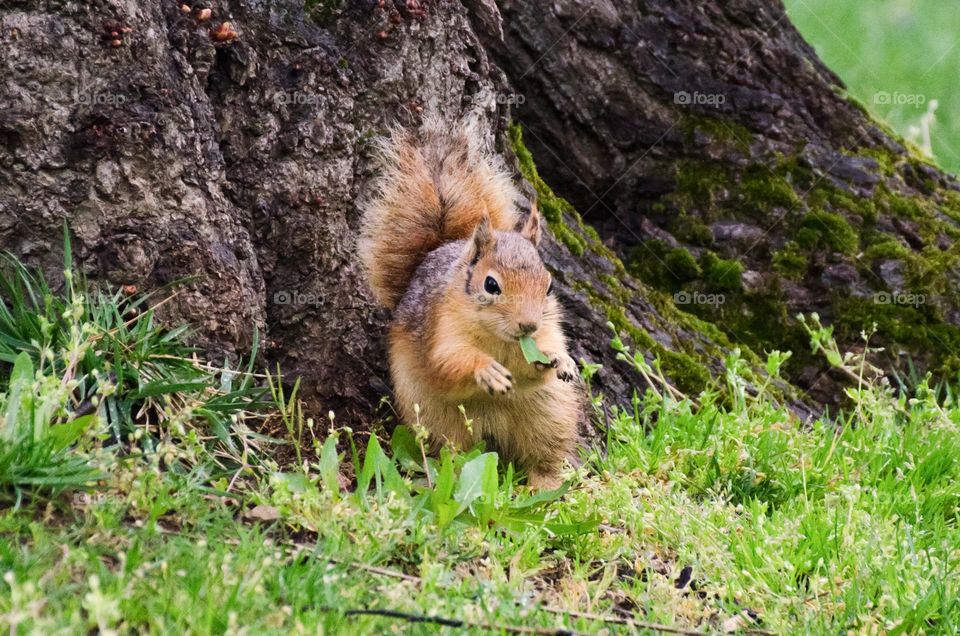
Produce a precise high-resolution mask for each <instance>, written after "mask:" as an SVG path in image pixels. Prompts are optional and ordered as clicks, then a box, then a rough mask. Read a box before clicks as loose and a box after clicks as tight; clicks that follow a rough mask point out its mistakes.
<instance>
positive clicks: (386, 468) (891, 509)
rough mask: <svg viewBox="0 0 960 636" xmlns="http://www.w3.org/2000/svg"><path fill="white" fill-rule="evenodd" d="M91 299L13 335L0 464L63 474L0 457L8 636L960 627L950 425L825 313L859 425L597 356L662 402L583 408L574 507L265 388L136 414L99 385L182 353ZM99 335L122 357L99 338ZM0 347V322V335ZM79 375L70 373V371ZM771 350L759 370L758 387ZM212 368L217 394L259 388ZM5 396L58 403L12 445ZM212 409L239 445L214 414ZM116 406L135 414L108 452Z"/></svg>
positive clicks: (946, 410)
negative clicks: (114, 340) (589, 434)
mask: <svg viewBox="0 0 960 636" xmlns="http://www.w3.org/2000/svg"><path fill="white" fill-rule="evenodd" d="M18 271H19V270H17V268H14V270H13V273H12V274H10V273H9V272H8V274H7V276H8V279H9V278H10V277H11V276H12V277H13V280H14V281H16V280H17V277H21V278H22V276H23V272H22V271H19V273H18ZM31 280H32V281H33V284H34V286H35V287H36V285H37V284H38V283H37V281H36V279H35V278H34V279H31ZM7 282H11V281H10V280H8V281H7ZM21 282H22V281H21ZM53 296H56V295H55V294H51V298H50V299H49V302H60V301H57V300H54V298H53ZM89 298H91V295H90V294H89V293H88V292H85V291H83V290H82V289H78V290H76V291H70V290H67V291H66V296H65V298H64V299H63V302H65V303H66V304H65V305H64V307H72V308H74V311H73V312H72V313H68V314H67V317H66V318H64V320H65V321H66V322H65V325H64V326H65V328H66V332H67V333H68V334H74V335H75V336H76V337H75V338H73V339H71V338H66V339H63V340H56V341H57V342H58V343H59V344H57V345H54V344H53V342H54V340H55V339H54V338H52V337H50V336H49V335H48V337H47V339H46V340H45V341H38V342H36V343H30V342H28V341H20V345H19V347H17V346H13V345H11V347H10V348H11V351H10V353H11V354H13V353H16V355H15V356H14V358H13V360H14V361H15V364H13V365H11V364H9V362H7V363H4V364H3V369H4V379H3V380H2V384H0V387H2V389H0V390H2V391H3V392H4V397H3V402H2V404H3V407H2V408H0V413H2V414H3V415H2V417H3V419H2V421H0V457H3V456H5V455H4V453H7V452H9V450H10V448H11V447H12V444H21V445H22V446H23V447H24V448H26V449H27V450H32V449H38V448H44V446H43V445H44V444H47V443H50V444H53V447H52V448H53V450H54V452H52V453H47V452H38V453H33V454H31V453H30V452H27V453H21V454H15V455H16V456H17V457H18V458H19V459H18V461H19V462H20V465H21V466H27V467H30V468H31V469H33V470H49V471H50V472H51V474H53V475H54V476H56V480H54V481H55V486H56V487H49V484H37V483H35V482H34V481H31V480H29V479H24V478H23V477H22V473H20V472H16V471H10V470H9V469H8V468H7V465H6V464H3V463H2V462H0V470H2V472H0V494H2V495H3V496H4V497H5V500H6V501H7V502H8V503H10V504H11V505H8V506H7V507H6V508H4V509H3V510H2V511H0V534H2V536H3V537H4V538H5V540H4V541H2V542H0V574H2V578H3V581H2V582H0V587H2V588H3V593H0V624H2V625H3V627H5V628H6V629H8V630H10V631H11V633H20V632H25V633H76V632H85V631H91V630H98V631H100V632H102V633H130V632H153V633H196V634H208V633H214V634H221V633H256V634H259V633H291V632H292V633H318V632H320V633H331V632H332V633H381V632H388V631H394V632H403V633H408V632H409V633H436V632H437V631H438V630H440V629H444V630H445V631H448V632H451V633H462V632H479V631H489V632H491V633H514V632H516V631H517V630H519V629H521V628H523V629H527V630H534V631H533V632H530V631H528V632H527V633H557V630H570V631H574V632H582V633H597V632H599V631H600V630H604V629H606V630H608V631H609V632H612V633H636V632H640V633H656V632H658V631H662V630H664V629H667V628H668V627H669V628H671V629H676V630H680V631H681V632H682V633H714V632H722V631H731V632H745V633H749V632H753V633H783V634H787V633H789V634H796V633H807V634H824V633H838V632H855V633H919V632H923V633H944V634H950V633H957V631H958V630H960V600H958V599H960V589H958V588H960V577H958V576H957V574H958V568H960V551H958V549H957V546H958V545H960V529H958V524H957V521H958V505H960V435H958V423H960V405H958V403H957V401H956V399H955V396H954V394H953V393H951V392H950V391H948V390H947V389H942V390H934V389H932V388H930V387H928V386H927V385H926V383H925V381H924V380H923V379H920V380H919V381H918V382H917V383H916V388H915V389H914V392H913V394H912V396H910V397H909V398H908V397H905V396H902V395H899V394H896V393H894V392H893V391H892V389H890V388H889V386H888V385H887V384H886V381H885V380H884V379H883V378H882V377H880V376H878V375H877V374H876V372H875V371H874V370H873V369H872V368H870V367H869V366H868V365H867V364H866V363H865V362H864V361H863V355H864V354H863V353H861V354H858V355H844V354H842V353H841V352H839V351H838V350H837V349H836V346H835V344H834V343H833V339H832V333H831V332H830V330H829V329H826V328H823V327H822V326H821V325H820V324H819V321H817V320H816V318H815V317H811V319H809V320H807V321H806V322H805V324H806V325H807V328H808V330H809V332H810V335H811V343H812V344H813V346H814V347H815V349H816V350H818V351H820V352H821V353H823V354H825V355H826V357H827V359H828V360H829V361H830V363H831V364H833V365H834V366H835V367H836V368H837V373H841V374H844V375H846V376H847V377H848V378H849V379H850V386H851V388H850V389H849V396H850V399H851V405H852V406H851V408H850V409H849V411H847V412H844V413H840V414H837V416H836V417H834V418H831V419H827V418H824V419H821V420H818V421H816V422H813V423H812V424H809V425H806V424H802V423H799V422H797V421H796V420H795V418H793V416H791V415H790V413H788V412H786V411H785V410H784V409H783V408H782V407H781V406H779V405H778V404H776V402H775V401H774V400H773V399H772V398H771V397H769V396H768V395H767V394H766V392H765V390H764V388H763V387H761V388H760V389H759V392H758V391H750V390H748V389H747V386H746V382H745V381H744V379H743V375H744V369H743V362H742V361H741V360H740V359H739V357H738V356H737V355H736V354H735V353H734V354H732V355H730V357H729V358H728V360H727V372H726V375H725V377H723V378H719V379H718V380H716V381H715V383H714V385H713V386H712V387H711V388H709V389H707V390H706V391H704V392H703V393H701V394H699V395H697V396H684V395H682V394H679V393H678V392H677V391H676V389H673V388H671V387H668V386H666V385H665V384H664V383H663V381H662V376H660V374H659V373H658V371H657V370H656V368H651V367H650V366H648V365H646V363H645V362H644V361H643V357H642V356H636V355H635V354H634V353H633V352H631V351H629V350H628V349H626V348H625V347H624V345H623V343H621V342H620V341H619V340H618V339H614V340H613V342H612V346H614V348H615V349H617V350H618V351H619V359H620V361H621V363H622V364H624V365H634V366H636V367H637V369H638V371H640V372H641V373H643V374H645V375H647V376H648V377H650V378H651V379H652V380H653V384H654V385H655V386H657V387H658V388H657V389H650V390H648V391H647V392H646V393H645V394H642V395H641V394H638V395H636V397H635V398H634V400H633V402H632V403H631V404H627V405H620V406H616V405H612V404H604V403H603V402H602V399H601V398H600V397H595V398H594V405H595V406H597V407H598V408H599V407H604V408H607V409H608V413H609V418H608V419H609V427H608V433H607V440H606V444H605V448H604V449H592V450H590V451H587V452H586V453H585V457H584V464H583V466H581V467H580V468H577V469H574V468H570V469H569V470H568V471H567V474H566V477H567V479H568V484H567V485H566V486H565V487H563V488H561V489H559V490H557V491H554V492H548V493H541V494H532V493H530V492H529V491H528V490H527V488H526V487H525V486H524V485H523V484H522V479H521V477H520V476H519V475H517V474H515V473H514V471H513V470H512V468H511V467H510V466H503V465H501V464H500V462H499V459H498V457H497V456H496V454H494V453H490V452H484V451H483V449H474V450H472V451H470V452H462V453H450V452H443V453H441V455H440V456H439V457H426V456H425V453H424V452H423V446H422V441H423V431H422V430H420V429H419V428H418V427H417V425H416V423H415V422H413V423H408V424H410V426H400V427H397V428H396V429H395V431H394V433H393V435H392V438H391V439H390V440H378V439H377V438H376V437H373V436H369V435H361V434H360V433H354V432H352V431H351V430H350V429H349V428H348V427H347V426H343V425H342V424H340V423H339V422H337V421H336V420H335V419H334V418H333V417H332V416H331V418H330V420H329V421H328V422H327V423H326V424H325V427H324V428H325V429H330V430H331V431H332V432H331V433H329V434H326V433H324V434H320V433H319V426H318V424H317V423H316V422H314V421H313V420H310V419H307V418H305V416H304V415H303V413H302V410H301V409H299V408H298V406H297V401H296V387H295V385H294V388H293V389H292V390H291V389H289V387H288V388H283V387H284V385H283V384H282V383H281V382H278V380H277V379H276V378H273V379H271V380H270V381H269V383H267V384H268V386H267V388H269V389H271V390H272V392H273V393H272V394H273V401H274V404H272V405H265V404H264V402H263V400H261V399H259V397H258V396H257V395H251V393H250V391H252V387H251V386H250V385H244V386H245V388H244V393H243V394H242V395H235V394H234V393H233V391H232V390H231V389H230V386H229V382H228V383H226V384H225V383H224V381H223V373H222V372H211V371H210V370H209V368H210V367H209V365H205V364H202V363H200V362H196V361H195V362H194V363H193V366H192V367H190V368H187V367H183V366H181V365H180V363H179V361H178V358H179V357H180V356H175V358H177V359H175V360H173V362H175V363H176V364H174V366H172V367H162V369H157V373H156V375H157V376H159V377H163V378H166V380H165V383H164V384H163V390H162V391H161V390H159V388H158V389H157V393H156V394H157V396H161V398H162V399H160V402H159V403H160V404H161V405H162V408H161V409H160V411H159V413H160V414H161V415H158V416H156V417H142V416H140V415H139V414H140V413H143V412H144V411H143V408H142V407H143V404H144V403H146V401H147V400H148V398H149V399H152V398H153V396H152V395H150V396H147V395H144V391H143V388H142V387H143V386H144V382H141V381H140V380H137V379H133V378H134V377H135V376H131V379H130V380H129V381H125V382H123V383H119V382H107V381H106V380H103V378H105V377H108V369H116V368H118V367H121V366H124V365H129V366H130V367H131V368H138V367H139V368H142V367H144V366H145V365H146V366H147V367H149V365H150V364H154V365H160V366H162V365H163V364H165V362H164V361H165V360H167V359H168V358H167V356H168V355H171V354H169V350H170V349H169V348H170V347H173V348H175V349H176V348H178V347H181V346H185V345H183V344H182V337H183V336H182V334H179V332H167V331H164V330H163V329H162V328H160V327H159V326H157V325H156V324H155V323H154V322H152V319H151V317H150V315H149V311H143V312H142V313H140V314H138V316H140V317H139V318H137V317H134V318H132V320H133V322H132V323H131V324H130V325H128V327H129V330H130V333H131V334H136V335H135V336H132V335H129V334H127V332H121V331H113V330H116V329H117V326H116V322H115V314H116V313H117V312H119V311H120V306H122V305H123V303H125V302H127V301H124V300H123V299H118V298H116V297H114V296H98V298H100V299H101V300H97V301H96V302H95V303H94V304H95V305H96V306H98V307H100V309H101V311H88V310H86V309H84V308H86V307H90V306H91V305H90V303H91V302H92V301H90V300H89ZM160 302H162V301H160ZM16 303H17V306H11V305H10V304H9V302H8V304H7V305H6V306H5V307H6V310H7V311H8V312H9V313H11V314H14V315H18V316H19V318H18V319H17V320H16V321H14V322H15V324H24V323H29V322H32V318H31V316H33V317H37V318H38V319H39V316H40V315H42V314H43V312H44V311H45V309H44V308H45V307H47V306H48V304H47V303H46V302H45V303H40V304H38V303H35V302H33V301H30V300H27V299H26V297H23V296H21V297H19V299H18V300H17V301H16ZM100 303H104V304H100ZM117 303H119V304H120V305H119V306H118V304H117ZM107 308H113V309H112V310H111V311H106V309H107ZM114 310H115V311H114ZM110 316H113V318H108V317H110ZM148 319H151V321H150V323H149V324H150V327H149V328H148V329H146V330H145V331H146V332H144V331H140V329H139V327H138V322H139V321H140V320H148ZM128 321H129V320H128ZM108 325H112V327H110V329H109V330H108V329H106V327H107V326H108ZM110 331H113V333H114V335H116V336H117V337H120V338H121V343H122V344H121V345H120V346H119V347H116V346H111V347H106V346H104V345H101V344H100V343H103V342H107V338H106V336H105V335H104V334H105V333H108V332H110ZM9 332H10V329H9V327H8V326H5V323H3V321H0V340H3V341H5V342H8V343H9V342H12V341H13V340H12V339H10V338H7V336H9ZM47 333H49V334H52V333H53V331H51V330H48V331H47ZM121 333H123V334H127V335H123V336H122V337H121V336H120V334H121ZM164 334H166V338H164ZM171 334H179V335H171ZM131 339H132V340H131ZM143 342H151V343H154V344H153V345H151V346H150V347H148V348H147V349H140V348H138V347H136V346H134V345H135V343H143ZM157 343H163V344H162V345H161V344H157ZM37 345H39V346H37ZM18 348H19V349H21V350H20V351H17V349H18ZM47 352H49V354H48V353H47ZM77 352H82V354H83V355H82V356H78V355H73V354H75V353H77ZM81 357H82V358H83V360H85V361H86V364H88V365H89V366H87V367H83V368H84V369H86V370H85V371H83V372H82V373H81V370H80V369H81V367H80V366H79V365H77V364H74V365H71V364H70V363H69V361H71V360H79V359H80V358H81ZM787 357H788V356H787V354H780V353H777V352H774V353H771V354H770V356H769V359H768V370H769V371H770V372H771V373H773V374H774V375H775V374H777V373H778V370H779V368H780V367H781V366H782V364H783V363H784V361H785V360H786V359H787ZM51 358H52V360H53V361H61V362H56V363H52V362H50V360H51ZM62 361H67V362H66V363H62ZM95 372H96V373H95ZM595 372H597V369H596V367H586V368H585V371H584V373H585V375H586V376H588V377H589V376H590V375H591V374H592V373H595ZM203 374H211V375H210V376H209V377H206V376H203ZM227 375H228V376H229V377H231V378H233V379H234V382H235V384H234V386H236V385H237V384H236V382H237V378H238V377H240V376H245V375H246V376H247V377H251V376H250V375H249V374H246V373H239V374H236V373H233V374H227ZM200 377H206V380H204V381H205V382H206V389H205V390H204V391H198V390H197V387H196V386H195V385H196V384H197V383H199V382H200V380H199V379H198V378H200ZM96 378H101V380H100V383H99V384H98V383H97V382H95V381H94V380H95V379H96ZM64 380H66V382H64ZM151 382H156V380H146V381H145V383H146V385H151V384H150V383H151ZM240 384H243V383H242V382H240ZM151 386H159V385H151ZM721 388H722V389H723V390H722V391H721V390H720V389H721ZM150 393H153V391H151V392H150ZM15 395H18V396H20V397H19V398H17V399H19V400H20V401H21V402H20V403H22V404H25V403H26V402H25V401H24V400H26V398H25V397H24V396H30V398H31V401H30V404H38V403H48V402H49V403H51V404H53V405H54V407H52V408H48V409H46V410H43V409H41V410H37V409H34V410H33V411H32V412H31V413H32V415H31V419H30V422H31V423H32V424H35V425H37V426H31V427H29V434H27V433H24V432H23V431H25V430H26V429H25V428H23V427H22V422H24V421H26V420H23V419H22V417H21V416H20V415H17V416H16V417H11V416H10V412H11V411H10V405H11V404H12V403H13V401H14V397H13V396H15ZM229 395H233V397H232V398H231V401H230V403H231V404H232V405H233V408H232V410H231V411H230V415H229V417H227V418H226V420H227V421H229V422H230V427H229V428H228V430H227V432H226V435H227V437H228V438H229V440H230V442H231V443H229V444H228V443H227V442H226V441H224V440H223V439H222V435H221V433H218V432H217V430H216V429H217V426H218V425H217V420H216V419H214V420H211V419H210V418H208V417H206V416H205V415H204V405H208V404H210V403H211V402H213V403H217V402H218V400H220V401H222V400H224V399H225V398H224V396H229ZM721 396H722V397H721ZM91 397H97V398H98V399H97V400H95V401H96V407H95V408H94V409H93V411H92V412H91V413H89V414H88V415H85V416H81V417H87V418H88V419H87V420H85V421H84V423H83V424H82V425H72V424H71V422H75V421H76V418H75V414H76V412H77V409H78V407H79V405H80V404H82V403H83V402H84V401H85V400H87V399H89V398H91ZM108 397H109V398H115V402H114V404H115V405H128V406H130V411H129V412H130V413H131V414H132V415H131V417H130V419H129V420H125V419H122V418H121V420H120V421H124V422H127V424H126V426H129V427H130V428H129V430H126V431H124V436H123V437H121V438H117V437H116V436H115V435H114V433H112V432H111V431H112V428H113V424H112V422H113V421H115V420H114V415H113V414H112V412H111V409H110V408H108V407H107V406H106V404H107V398H108ZM264 417H272V418H274V419H276V420H278V421H280V422H281V425H280V426H279V427H278V430H280V431H289V437H290V438H289V439H287V440H286V443H287V444H288V445H289V444H293V445H295V447H296V448H295V450H296V453H294V455H295V456H296V457H297V458H298V460H297V461H296V463H294V464H292V465H287V466H278V465H277V464H276V462H274V461H272V460H271V459H270V455H271V452H270V451H269V448H271V447H270V446H268V445H267V444H268V441H267V440H264V439H261V438H259V437H257V436H256V434H255V433H253V432H252V431H251V430H250V429H251V428H256V426H257V424H258V423H261V420H262V418H264ZM38 423H39V424H38ZM62 430H66V431H69V434H66V433H65V434H62V435H61V434H60V433H58V431H62ZM11 440H14V441H11ZM294 440H297V441H294ZM256 441H259V444H255V443H254V442H256ZM230 448H235V449H242V451H241V452H238V453H232V452H231V451H230V450H229V449H230ZM361 451H362V452H361ZM288 454H289V453H288ZM64 461H68V462H70V466H69V468H66V467H64V465H63V462H64ZM348 466H352V467H353V470H352V471H351V470H347V468H348ZM78 468H79V469H80V472H77V469H78ZM84 471H88V472H84ZM351 473H353V474H352V476H348V475H350V474H351ZM411 621H420V622H411ZM423 621H428V622H423ZM429 621H446V623H445V624H446V625H448V626H447V627H446V628H443V627H442V625H438V624H436V623H431V622H429ZM631 621H632V623H631ZM566 633H569V632H566Z"/></svg>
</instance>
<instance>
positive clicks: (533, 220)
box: [520, 203, 543, 245]
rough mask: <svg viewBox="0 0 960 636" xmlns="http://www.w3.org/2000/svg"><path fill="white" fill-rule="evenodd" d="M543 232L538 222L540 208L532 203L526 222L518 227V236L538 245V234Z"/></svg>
mask: <svg viewBox="0 0 960 636" xmlns="http://www.w3.org/2000/svg"><path fill="white" fill-rule="evenodd" d="M542 234H543V230H542V228H541V222H540V208H538V207H537V204H536V203H534V204H533V205H532V206H530V214H529V216H527V220H526V222H525V223H524V224H523V227H522V228H520V236H522V237H523V238H525V239H527V240H528V241H530V242H531V243H533V244H534V245H540V236H541V235H542Z"/></svg>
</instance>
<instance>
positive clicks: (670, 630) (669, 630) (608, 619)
mask: <svg viewBox="0 0 960 636" xmlns="http://www.w3.org/2000/svg"><path fill="white" fill-rule="evenodd" d="M540 609H542V610H543V611H545V612H550V613H551V614H566V615H567V616H571V617H573V618H585V619H587V620H592V621H600V622H603V623H615V624H617V625H629V626H630V627H636V628H639V629H649V630H652V631H655V632H662V633H665V634H681V635H682V636H705V634H706V633H707V632H701V631H699V630H696V629H687V628H684V627H674V626H672V625H661V624H660V623H648V622H646V621H638V620H636V619H633V618H620V617H617V616H604V615H602V614H591V613H590V612H577V611H575V610H565V609H560V608H556V607H546V606H541V607H540ZM743 633H744V634H752V635H753V636H775V634H774V633H773V632H768V631H764V630H762V629H745V630H743Z"/></svg>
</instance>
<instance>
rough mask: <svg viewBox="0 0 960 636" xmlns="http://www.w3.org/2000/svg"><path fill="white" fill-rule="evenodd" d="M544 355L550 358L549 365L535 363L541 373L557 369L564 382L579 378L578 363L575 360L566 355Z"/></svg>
mask: <svg viewBox="0 0 960 636" xmlns="http://www.w3.org/2000/svg"><path fill="white" fill-rule="evenodd" d="M544 355H546V356H547V357H548V358H550V363H549V364H546V363H543V362H535V363H534V364H536V365H537V368H538V369H540V370H541V371H546V370H547V369H556V370H557V377H558V378H560V379H561V380H563V381H564V382H572V381H573V380H575V379H577V377H579V372H578V370H577V363H576V362H574V361H573V358H571V357H570V356H568V355H567V354H566V353H545V354H544Z"/></svg>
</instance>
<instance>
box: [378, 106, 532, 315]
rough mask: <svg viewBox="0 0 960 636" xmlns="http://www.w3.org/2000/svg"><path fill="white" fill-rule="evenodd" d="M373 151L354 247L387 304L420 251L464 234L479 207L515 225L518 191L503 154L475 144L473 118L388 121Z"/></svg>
mask: <svg viewBox="0 0 960 636" xmlns="http://www.w3.org/2000/svg"><path fill="white" fill-rule="evenodd" d="M378 151H379V154H380V159H381V161H382V166H381V173H380V176H379V178H378V179H377V181H376V183H375V184H374V188H373V193H372V196H371V197H369V199H368V200H367V201H366V203H365V205H364V209H363V221H362V224H363V227H362V229H361V233H360V240H359V252H360V256H361V259H362V261H363V265H364V267H365V269H366V271H367V277H368V278H369V281H370V286H371V287H372V288H373V292H374V294H376V297H377V300H378V301H379V302H380V303H381V304H382V305H383V306H384V307H387V308H389V309H393V308H394V307H395V306H396V305H397V303H398V302H399V301H400V298H401V297H402V296H403V294H404V292H405V291H406V289H407V287H408V286H409V284H410V280H411V279H412V278H413V275H414V273H415V271H416V269H417V267H418V266H419V265H420V263H421V262H422V261H423V259H424V257H425V256H426V255H427V254H428V253H430V252H431V251H432V250H434V249H436V248H437V247H439V246H440V245H442V244H444V243H447V242H449V241H456V240H460V239H466V238H469V237H470V236H471V235H472V234H473V230H474V228H476V226H477V225H478V224H479V223H480V221H481V219H482V218H483V217H484V215H489V217H490V221H491V226H492V227H493V228H494V229H499V230H512V229H515V228H516V224H517V219H518V216H519V215H518V213H517V208H516V203H515V201H516V200H517V199H518V197H519V193H518V192H517V189H516V187H515V186H514V185H513V181H512V180H511V178H510V175H509V173H508V172H507V171H506V169H505V168H504V167H503V165H502V162H501V161H499V159H498V158H497V157H496V156H494V155H491V154H489V153H486V152H484V151H483V150H482V149H481V147H480V139H479V135H478V134H477V132H476V125H475V123H474V122H472V121H470V122H466V123H459V124H454V125H451V124H444V123H443V122H440V121H437V120H433V121H429V122H427V123H425V124H424V126H423V129H422V131H421V132H420V133H416V132H413V131H409V130H403V129H395V130H394V131H393V132H392V134H391V135H389V136H388V137H385V138H383V139H382V140H381V141H380V143H379V147H378Z"/></svg>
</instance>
